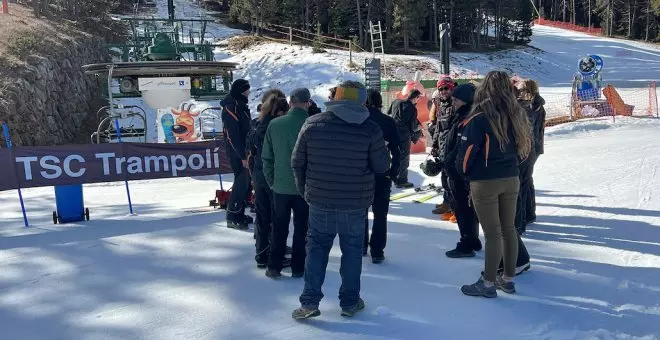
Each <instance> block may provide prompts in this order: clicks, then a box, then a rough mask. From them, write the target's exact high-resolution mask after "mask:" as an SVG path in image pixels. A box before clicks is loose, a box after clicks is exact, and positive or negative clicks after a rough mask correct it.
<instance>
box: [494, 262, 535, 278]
mask: <svg viewBox="0 0 660 340" xmlns="http://www.w3.org/2000/svg"><path fill="white" fill-rule="evenodd" d="M500 265H502V263H501V262H500ZM531 268H532V266H531V264H530V263H529V262H527V263H525V264H522V265H519V266H516V276H518V275H520V274H522V273H524V272H526V271H528V270H530V269H531ZM503 273H504V267H503V266H501V267H499V268H498V269H497V275H502V274H503Z"/></svg>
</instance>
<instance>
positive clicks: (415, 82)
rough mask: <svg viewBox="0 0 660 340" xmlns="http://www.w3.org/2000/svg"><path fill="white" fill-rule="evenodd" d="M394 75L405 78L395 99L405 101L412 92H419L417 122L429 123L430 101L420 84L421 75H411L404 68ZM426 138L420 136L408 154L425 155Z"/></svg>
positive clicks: (417, 73)
mask: <svg viewBox="0 0 660 340" xmlns="http://www.w3.org/2000/svg"><path fill="white" fill-rule="evenodd" d="M396 73H397V74H398V75H403V76H405V78H406V85H405V86H404V87H403V88H402V89H401V91H399V93H397V94H396V98H397V99H401V100H402V99H406V98H407V97H408V94H409V93H410V92H411V91H412V90H419V92H421V93H422V97H421V98H420V100H419V102H417V105H416V107H417V120H419V122H420V123H422V126H424V125H425V124H424V123H426V122H428V121H429V106H428V102H429V100H430V98H429V96H428V94H427V93H426V89H424V86H423V85H422V83H421V80H422V73H421V72H420V71H417V72H415V74H414V75H411V74H410V73H409V72H408V70H407V69H406V68H403V67H401V68H399V69H397V70H396ZM426 139H427V137H426V136H422V138H420V139H419V140H418V141H417V143H415V144H413V145H411V146H410V153H411V154H413V153H425V152H426Z"/></svg>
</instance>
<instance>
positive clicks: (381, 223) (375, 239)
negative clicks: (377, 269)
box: [364, 176, 392, 256]
mask: <svg viewBox="0 0 660 340" xmlns="http://www.w3.org/2000/svg"><path fill="white" fill-rule="evenodd" d="M391 192H392V181H391V180H390V179H389V178H387V177H385V176H376V189H375V190H374V201H373V203H372V204H371V211H372V212H373V213H374V223H373V227H372V229H371V244H370V242H369V217H368V216H367V218H365V220H364V249H365V251H366V249H367V248H368V247H369V246H371V256H383V251H384V250H385V245H386V244H387V213H388V211H389V209H390V194H391ZM368 210H369V209H367V211H368Z"/></svg>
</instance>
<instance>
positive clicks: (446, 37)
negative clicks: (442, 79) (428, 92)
mask: <svg viewBox="0 0 660 340" xmlns="http://www.w3.org/2000/svg"><path fill="white" fill-rule="evenodd" d="M438 29H439V30H440V63H441V64H442V74H445V75H448V74H449V72H450V71H449V64H450V63H451V59H449V47H450V46H451V36H450V32H451V29H450V26H449V24H440V26H439V27H438Z"/></svg>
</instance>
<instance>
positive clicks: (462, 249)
mask: <svg viewBox="0 0 660 340" xmlns="http://www.w3.org/2000/svg"><path fill="white" fill-rule="evenodd" d="M445 255H447V257H449V258H452V259H458V258H463V257H474V256H475V255H476V254H475V253H474V250H473V249H472V245H467V244H465V243H461V242H458V243H456V248H455V249H452V250H450V251H448V252H446V253H445Z"/></svg>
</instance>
